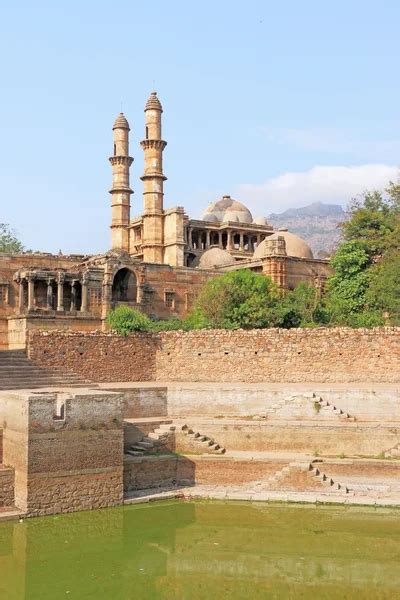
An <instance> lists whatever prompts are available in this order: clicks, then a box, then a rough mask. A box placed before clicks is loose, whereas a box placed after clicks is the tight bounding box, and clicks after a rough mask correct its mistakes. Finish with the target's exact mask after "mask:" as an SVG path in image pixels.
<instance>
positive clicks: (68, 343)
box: [28, 331, 157, 382]
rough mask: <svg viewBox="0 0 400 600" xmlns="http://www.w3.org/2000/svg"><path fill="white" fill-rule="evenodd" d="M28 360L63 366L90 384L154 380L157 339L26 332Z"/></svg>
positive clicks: (95, 334)
mask: <svg viewBox="0 0 400 600" xmlns="http://www.w3.org/2000/svg"><path fill="white" fill-rule="evenodd" d="M28 340H29V341H28V357H29V358H30V359H31V360H33V361H34V362H35V363H37V364H38V365H41V366H63V367H64V368H65V369H68V370H70V371H72V372H74V373H76V374H79V375H82V376H83V377H85V378H86V379H89V380H92V381H107V382H112V381H148V380H152V379H154V378H155V355H156V344H157V338H156V337H155V336H152V335H147V334H139V333H138V334H136V335H132V336H129V337H122V336H119V335H116V334H113V333H102V332H99V331H98V332H90V333H89V332H73V331H71V332H68V333H65V332H60V331H54V332H53V331H44V332H37V331H30V332H29V336H28Z"/></svg>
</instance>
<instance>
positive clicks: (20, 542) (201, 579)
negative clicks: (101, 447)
mask: <svg viewBox="0 0 400 600" xmlns="http://www.w3.org/2000/svg"><path fill="white" fill-rule="evenodd" d="M399 517H400V513H399V512H398V511H394V510H389V509H387V510H385V509H376V510H374V509H365V508H344V507H337V508H336V507H335V508H333V507H306V506H290V507H287V506H275V507H272V506H268V505H264V504H246V503H243V504H241V503H181V502H171V503H168V504H166V503H160V504H157V505H139V506H132V507H126V508H116V509H107V510H101V511H96V512H86V513H75V514H69V515H61V516H58V517H48V518H41V519H32V520H28V521H25V522H24V523H18V522H10V523H3V524H1V525H0V598H1V599H3V598H4V599H7V600H22V599H29V600H30V599H35V600H36V599H38V600H39V599H40V600H47V599H49V600H50V599H51V600H55V599H58V598H68V599H72V598H75V599H79V600H80V599H84V598H96V599H97V600H98V599H103V598H104V599H113V600H114V599H115V600H119V599H120V600H128V599H129V600H130V599H131V598H132V599H133V598H138V599H146V598H151V599H158V598H160V599H171V600H172V599H174V600H175V599H188V600H189V599H191V600H192V599H203V598H204V599H205V598H207V599H210V598H218V599H219V598H256V599H257V598H263V599H264V598H279V599H281V598H327V599H330V598H332V599H333V598H334V599H336V598H341V599H342V598H349V599H351V598H357V599H360V598H374V599H375V598H382V599H383V598H384V599H387V598H397V597H399V596H398V590H399V589H400V568H399V567H400V518H399Z"/></svg>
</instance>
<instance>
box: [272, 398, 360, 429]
mask: <svg viewBox="0 0 400 600" xmlns="http://www.w3.org/2000/svg"><path fill="white" fill-rule="evenodd" d="M296 400H297V401H299V400H301V401H306V402H307V401H308V402H313V403H314V409H315V411H316V413H317V415H318V414H320V416H321V417H322V416H323V417H328V418H329V416H334V417H338V418H339V419H340V420H342V421H347V422H352V421H355V420H356V419H355V417H352V416H351V415H349V413H347V412H345V411H343V410H342V409H341V408H338V407H337V406H335V405H334V404H331V403H330V402H328V401H327V400H324V399H323V398H321V396H317V395H316V394H315V393H314V392H309V393H307V392H306V393H303V394H291V395H289V396H285V397H284V398H280V399H279V400H277V401H276V402H275V403H274V404H273V405H272V406H271V408H267V409H266V411H265V413H266V415H265V416H266V417H267V418H268V417H272V416H275V415H279V413H280V412H282V416H283V417H285V418H286V417H288V416H290V415H288V414H285V412H287V411H285V409H286V408H289V407H290V405H292V404H293V403H295V401H296Z"/></svg>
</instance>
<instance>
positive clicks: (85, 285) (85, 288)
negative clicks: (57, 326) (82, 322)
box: [81, 273, 89, 312]
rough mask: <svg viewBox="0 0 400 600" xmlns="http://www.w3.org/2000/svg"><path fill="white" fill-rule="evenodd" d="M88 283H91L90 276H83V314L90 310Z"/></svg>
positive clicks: (86, 274) (85, 274)
mask: <svg viewBox="0 0 400 600" xmlns="http://www.w3.org/2000/svg"><path fill="white" fill-rule="evenodd" d="M88 281H89V274H88V273H84V274H83V276H82V302H81V312H87V309H88Z"/></svg>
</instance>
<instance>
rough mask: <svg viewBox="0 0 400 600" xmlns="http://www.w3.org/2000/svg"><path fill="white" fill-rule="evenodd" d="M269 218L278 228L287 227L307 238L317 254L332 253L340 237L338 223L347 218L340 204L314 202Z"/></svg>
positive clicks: (271, 215)
mask: <svg viewBox="0 0 400 600" xmlns="http://www.w3.org/2000/svg"><path fill="white" fill-rule="evenodd" d="M267 219H268V222H269V223H270V224H271V225H273V226H274V227H275V228H276V229H278V228H279V227H287V228H288V229H289V231H292V232H293V233H296V234H297V235H298V236H300V237H301V238H303V239H304V240H306V241H307V242H308V244H309V245H310V246H311V249H312V251H313V253H314V256H317V255H318V253H319V252H327V253H328V254H330V253H332V251H333V250H334V249H335V248H336V246H337V244H338V242H339V239H340V229H339V227H338V225H339V223H341V222H343V221H344V220H345V219H346V213H345V211H344V210H343V208H342V207H341V206H340V205H339V204H323V203H322V202H313V203H312V204H308V205H307V206H302V207H301V208H289V209H288V210H285V211H284V212H282V213H272V214H270V215H269V217H267Z"/></svg>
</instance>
